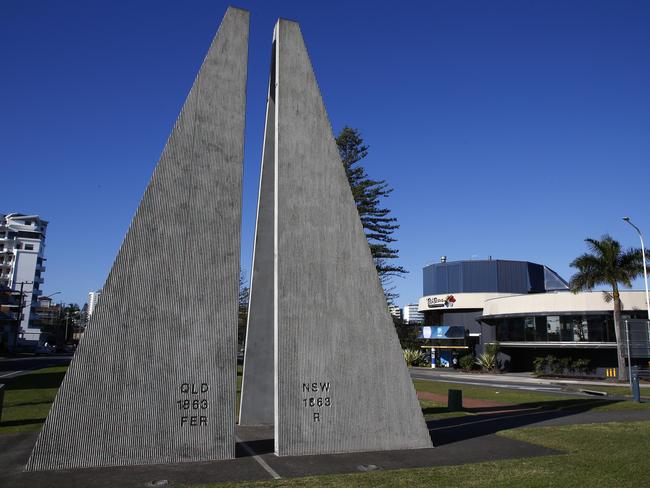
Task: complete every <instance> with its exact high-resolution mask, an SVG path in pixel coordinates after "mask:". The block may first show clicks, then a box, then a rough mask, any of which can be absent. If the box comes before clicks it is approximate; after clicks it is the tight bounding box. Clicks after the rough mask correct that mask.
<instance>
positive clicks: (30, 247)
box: [25, 244, 34, 251]
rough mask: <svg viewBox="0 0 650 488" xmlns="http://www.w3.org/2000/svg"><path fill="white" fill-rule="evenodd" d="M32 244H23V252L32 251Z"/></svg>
mask: <svg viewBox="0 0 650 488" xmlns="http://www.w3.org/2000/svg"><path fill="white" fill-rule="evenodd" d="M33 250H34V244H25V251H33Z"/></svg>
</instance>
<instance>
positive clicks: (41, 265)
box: [0, 213, 48, 346]
mask: <svg viewBox="0 0 650 488" xmlns="http://www.w3.org/2000/svg"><path fill="white" fill-rule="evenodd" d="M47 224H48V222H47V221H45V220H43V219H41V218H40V217H39V216H38V215H24V214H19V213H10V214H6V215H0V286H6V287H8V288H10V289H12V290H14V291H16V292H18V293H19V295H20V294H21V293H22V296H21V297H20V298H21V299H22V301H21V304H20V305H19V308H21V309H22V314H21V321H20V327H19V331H18V342H19V344H20V345H23V346H35V345H37V344H38V343H39V341H40V328H39V327H38V326H37V325H36V324H35V320H34V318H35V316H34V315H35V314H34V308H35V307H36V301H37V299H38V297H39V296H40V295H41V285H42V284H43V281H44V278H43V273H44V272H45V256H44V253H45V234H46V232H47Z"/></svg>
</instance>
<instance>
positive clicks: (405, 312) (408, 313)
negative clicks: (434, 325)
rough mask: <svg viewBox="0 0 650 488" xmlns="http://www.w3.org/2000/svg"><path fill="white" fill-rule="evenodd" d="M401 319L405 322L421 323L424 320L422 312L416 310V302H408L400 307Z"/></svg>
mask: <svg viewBox="0 0 650 488" xmlns="http://www.w3.org/2000/svg"><path fill="white" fill-rule="evenodd" d="M402 319H403V320H404V322H406V323H407V324H421V323H423V322H424V314H423V313H422V312H419V311H418V305H417V304H416V303H410V304H408V305H404V308H402Z"/></svg>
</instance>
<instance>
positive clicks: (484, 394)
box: [413, 380, 650, 420]
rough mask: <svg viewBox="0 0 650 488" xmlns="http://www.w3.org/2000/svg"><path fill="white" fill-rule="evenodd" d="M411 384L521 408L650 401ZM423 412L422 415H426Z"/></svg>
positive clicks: (601, 407) (613, 406) (609, 406)
mask: <svg viewBox="0 0 650 488" xmlns="http://www.w3.org/2000/svg"><path fill="white" fill-rule="evenodd" d="M413 384H414V385H415V389H416V390H418V391H428V392H431V393H436V394H439V395H445V396H446V395H447V392H448V390H451V389H457V390H462V391H463V398H474V399H477V400H489V401H493V402H501V403H509V404H516V405H519V407H521V408H524V407H525V408H577V407H578V408H589V409H592V410H597V411H612V410H648V409H650V403H634V402H631V401H618V400H613V399H608V398H607V397H594V398H572V397H569V396H566V395H558V394H555V395H554V394H549V393H537V392H533V391H525V390H510V389H507V388H489V387H484V386H472V385H463V384H460V383H443V382H438V381H425V380H414V381H413ZM444 412H446V409H444V410H439V411H434V410H430V413H431V416H430V417H429V418H427V420H429V419H436V418H440V417H437V416H436V415H435V414H436V413H444ZM426 413H427V412H426V411H425V415H426Z"/></svg>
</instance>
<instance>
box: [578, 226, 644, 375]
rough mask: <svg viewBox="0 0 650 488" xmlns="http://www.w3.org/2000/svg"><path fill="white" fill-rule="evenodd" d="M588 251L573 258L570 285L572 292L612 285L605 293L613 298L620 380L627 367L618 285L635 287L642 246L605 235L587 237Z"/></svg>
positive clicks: (640, 268) (607, 299) (610, 298)
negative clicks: (630, 245) (625, 246)
mask: <svg viewBox="0 0 650 488" xmlns="http://www.w3.org/2000/svg"><path fill="white" fill-rule="evenodd" d="M585 242H586V243H587V248H588V249H589V251H590V252H589V253H585V254H582V255H581V256H578V257H577V258H575V259H574V260H573V262H572V263H571V266H572V267H573V268H577V270H578V272H577V273H576V274H574V275H573V276H572V277H571V281H570V283H569V286H570V287H571V291H572V292H573V293H578V292H580V291H588V290H593V289H594V288H595V287H596V286H598V285H609V286H610V287H611V288H612V292H611V293H609V292H605V293H604V298H605V301H606V302H610V301H612V300H613V301H614V332H615V333H616V355H617V358H618V371H619V373H618V379H619V380H625V379H627V367H626V365H625V359H624V358H623V344H622V343H621V337H622V334H621V296H620V293H619V290H618V287H619V284H621V285H623V286H625V287H627V288H632V280H634V279H635V278H636V277H637V276H639V275H640V274H641V273H642V272H643V264H642V261H641V250H640V249H634V248H632V249H628V250H622V249H621V244H620V242H618V241H615V240H614V239H612V237H611V236H609V235H608V234H605V235H604V236H602V237H601V238H600V240H597V239H585Z"/></svg>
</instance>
